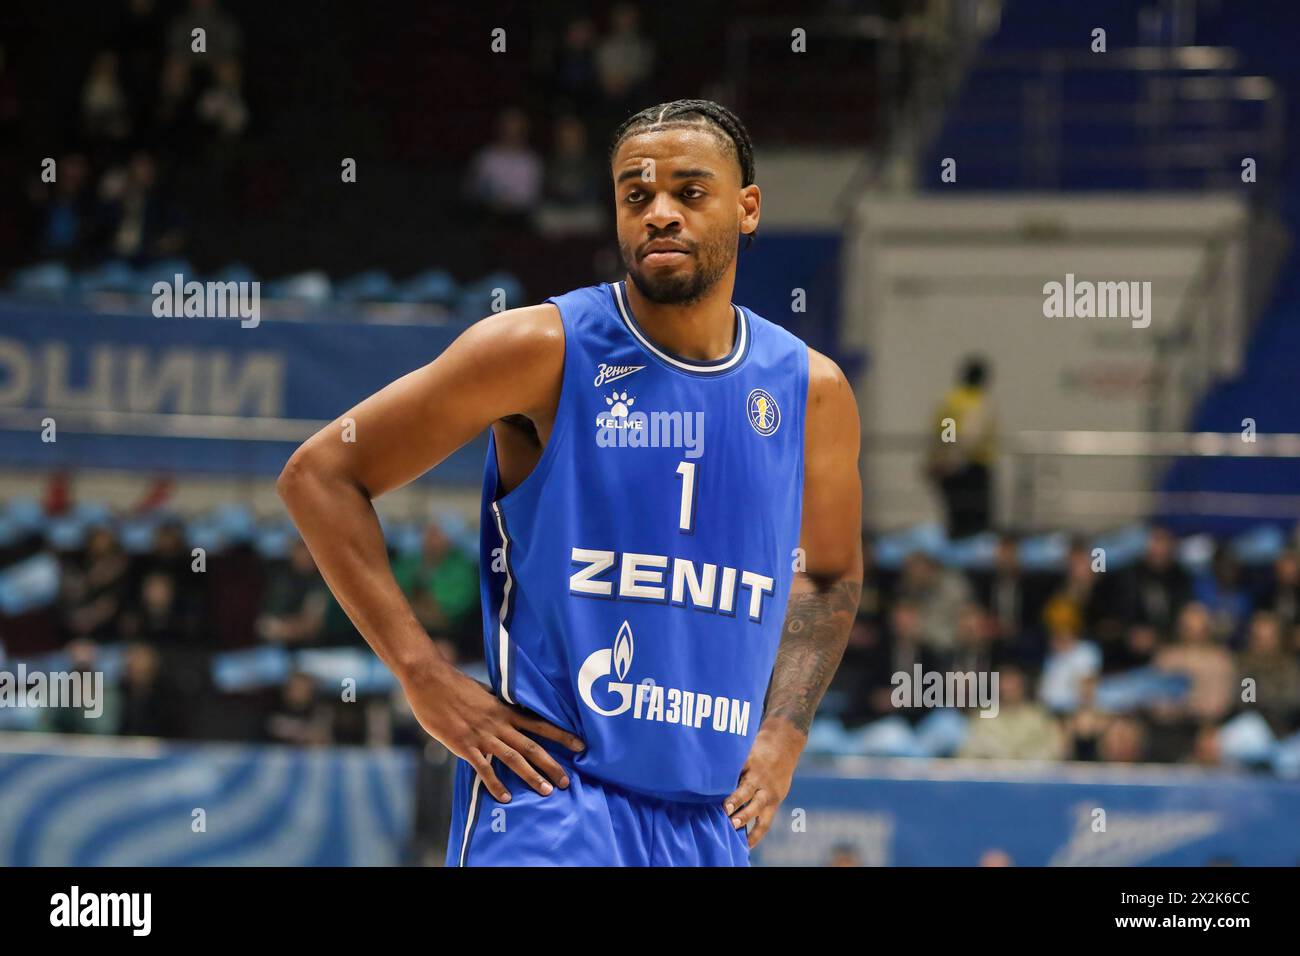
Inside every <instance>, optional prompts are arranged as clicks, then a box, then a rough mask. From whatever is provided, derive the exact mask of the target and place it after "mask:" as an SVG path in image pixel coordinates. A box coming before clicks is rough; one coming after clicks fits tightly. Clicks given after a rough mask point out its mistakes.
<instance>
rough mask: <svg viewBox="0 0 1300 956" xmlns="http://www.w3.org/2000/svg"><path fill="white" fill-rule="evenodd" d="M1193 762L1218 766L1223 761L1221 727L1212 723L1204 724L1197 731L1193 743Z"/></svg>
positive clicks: (1204, 765)
mask: <svg viewBox="0 0 1300 956" xmlns="http://www.w3.org/2000/svg"><path fill="white" fill-rule="evenodd" d="M1192 762H1193V763H1196V764H1198V765H1200V766H1202V767H1218V766H1220V765H1221V764H1222V763H1223V749H1222V747H1221V746H1220V740H1219V728H1218V727H1216V726H1215V725H1214V724H1212V723H1206V724H1202V725H1201V726H1200V727H1199V728H1198V729H1197V731H1196V740H1195V742H1194V743H1193V744H1192Z"/></svg>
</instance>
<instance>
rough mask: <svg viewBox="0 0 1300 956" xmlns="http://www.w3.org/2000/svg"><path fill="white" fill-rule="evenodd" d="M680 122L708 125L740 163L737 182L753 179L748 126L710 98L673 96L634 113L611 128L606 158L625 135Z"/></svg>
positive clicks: (748, 182)
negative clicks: (674, 97)
mask: <svg viewBox="0 0 1300 956" xmlns="http://www.w3.org/2000/svg"><path fill="white" fill-rule="evenodd" d="M683 126H701V127H705V128H708V129H709V130H710V132H712V133H713V134H714V135H715V136H717V137H718V138H719V139H721V140H723V142H725V143H727V144H729V146H730V149H731V152H732V153H733V154H734V155H735V157H736V163H737V164H738V165H739V166H740V185H741V186H749V185H751V184H752V183H753V182H754V143H753V141H752V140H751V139H750V138H749V130H747V129H745V124H744V123H742V122H741V121H740V117H738V116H737V115H736V114H735V113H733V112H731V110H729V109H727V108H726V107H725V106H723V105H722V104H720V103H715V102H713V100H673V101H672V102H671V103H660V104H659V105H658V106H651V107H649V108H648V109H644V110H642V111H641V112H639V113H634V114H633V115H632V116H629V117H628V118H627V119H625V120H624V121H623V122H622V123H621V124H620V125H619V127H618V129H616V130H614V137H613V139H612V140H611V141H610V144H609V161H610V162H611V163H613V161H614V154H615V153H617V152H618V148H619V147H620V146H622V145H623V141H624V140H625V139H627V138H628V137H629V136H635V135H636V134H638V133H647V132H654V131H657V130H661V129H670V128H674V127H683ZM753 238H754V236H753V234H752V233H751V234H749V235H746V236H745V240H746V241H745V245H746V247H748V246H749V243H750V242H752V241H753Z"/></svg>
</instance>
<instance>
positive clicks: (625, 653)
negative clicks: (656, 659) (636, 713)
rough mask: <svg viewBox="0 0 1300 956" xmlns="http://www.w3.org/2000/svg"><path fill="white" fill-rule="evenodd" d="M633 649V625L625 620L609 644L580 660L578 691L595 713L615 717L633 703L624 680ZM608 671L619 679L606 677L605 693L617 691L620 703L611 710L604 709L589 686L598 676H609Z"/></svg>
mask: <svg viewBox="0 0 1300 956" xmlns="http://www.w3.org/2000/svg"><path fill="white" fill-rule="evenodd" d="M633 649H634V645H633V642H632V626H631V625H630V624H628V622H627V621H624V622H623V624H622V625H621V626H620V627H619V629H618V635H617V636H616V637H615V638H614V646H613V647H612V648H609V647H603V648H601V649H600V650H598V651H594V652H593V653H592V654H591V655H589V656H588V657H587V659H586V660H585V661H583V662H582V669H581V670H579V671H578V694H579V695H580V696H581V697H582V702H583V703H584V704H586V705H587V706H588V707H590V708H591V709H592V710H594V711H595V712H596V713H598V714H600V715H602V716H604V717H617V716H618V715H619V714H622V713H625V712H626V711H627V709H628V708H629V707H631V706H632V685H631V684H628V683H625V682H624V678H625V677H627V672H628V671H629V670H630V669H631V667H632V652H633ZM610 674H616V676H617V677H618V680H616V681H615V680H611V681H608V682H607V683H606V685H605V690H604V693H605V694H615V695H617V696H618V698H619V704H618V706H617V707H615V708H613V709H612V710H607V709H605V708H604V707H601V706H600V705H599V704H597V703H596V700H595V698H594V696H593V694H592V690H593V689H594V687H595V684H596V681H597V680H599V679H600V678H602V677H609V676H610Z"/></svg>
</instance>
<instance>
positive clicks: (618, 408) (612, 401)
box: [605, 389, 636, 418]
mask: <svg viewBox="0 0 1300 956" xmlns="http://www.w3.org/2000/svg"><path fill="white" fill-rule="evenodd" d="M605 404H606V405H608V406H609V413H610V414H611V415H613V416H614V417H615V418H627V410H628V409H629V408H631V407H632V406H633V405H635V404H636V399H635V398H628V397H627V392H623V393H622V394H621V395H620V394H619V392H618V389H615V390H614V392H613V393H612V394H611V395H609V396H608V397H606V399H605Z"/></svg>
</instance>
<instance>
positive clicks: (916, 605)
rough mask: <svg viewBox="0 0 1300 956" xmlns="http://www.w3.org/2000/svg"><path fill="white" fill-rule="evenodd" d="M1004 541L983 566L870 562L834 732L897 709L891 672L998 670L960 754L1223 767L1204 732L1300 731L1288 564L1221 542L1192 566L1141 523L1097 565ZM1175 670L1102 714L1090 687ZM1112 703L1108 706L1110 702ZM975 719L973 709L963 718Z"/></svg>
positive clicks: (1296, 632)
mask: <svg viewBox="0 0 1300 956" xmlns="http://www.w3.org/2000/svg"><path fill="white" fill-rule="evenodd" d="M1018 543H1019V542H1018V540H1017V538H1016V537H1015V536H1014V535H1003V536H1001V537H1000V539H999V541H998V546H997V552H996V557H995V559H994V562H993V567H992V568H991V569H990V570H987V571H983V572H978V573H971V574H967V573H965V572H963V571H962V570H960V569H957V568H953V567H945V566H944V565H942V564H941V563H939V562H938V561H937V560H935V559H934V558H933V557H931V556H929V555H928V554H926V553H922V552H916V553H913V554H911V555H909V556H908V557H907V558H906V559H905V561H904V562H903V564H902V567H901V569H899V570H898V571H885V570H882V569H881V568H879V567H877V566H876V565H875V562H874V560H873V555H874V549H873V547H872V542H871V541H870V539H868V540H867V542H866V547H865V548H864V553H865V555H866V560H867V569H866V578H865V583H864V588H863V594H862V604H861V607H860V609H859V612H858V615H857V621H856V623H855V624H854V627H853V631H852V634H851V637H850V639H849V645H848V649H847V651H846V654H845V658H844V662H843V664H842V666H841V667H840V670H839V672H838V674H837V675H836V677H835V680H834V682H833V684H832V690H831V693H830V694H829V695H828V701H827V706H826V708H824V712H828V711H829V712H831V713H833V714H834V715H835V716H836V717H838V718H839V719H840V720H841V721H842V722H843V723H844V725H845V726H847V727H850V728H853V727H861V726H864V725H867V724H870V723H871V722H873V721H876V720H879V719H881V718H887V717H896V716H898V715H900V714H901V715H902V716H904V717H905V718H906V719H908V720H909V721H911V722H912V723H913V724H915V723H917V722H919V721H921V720H922V719H924V718H925V717H926V715H927V713H928V711H926V710H924V709H923V708H919V707H918V708H912V709H900V708H898V707H897V706H895V699H894V697H893V694H894V691H895V684H894V683H893V678H894V675H896V674H899V673H906V674H909V675H910V674H913V673H914V669H915V667H916V665H918V664H919V665H920V666H921V668H922V673H929V672H939V673H952V672H963V673H964V672H975V673H979V672H985V673H990V672H996V673H997V674H998V676H999V683H1000V686H999V713H998V715H997V716H996V717H994V718H977V719H972V720H970V721H968V726H969V733H968V734H966V736H965V738H964V740H963V742H962V744H961V747H960V750H959V753H958V755H959V756H966V757H988V758H1009V759H1042V760H1062V759H1065V760H1083V761H1097V760H1100V761H1112V762H1124V763H1129V762H1195V763H1200V764H1205V765H1216V764H1218V763H1219V762H1220V760H1221V756H1222V755H1221V753H1220V749H1219V736H1218V731H1219V730H1220V728H1221V727H1222V726H1223V724H1224V723H1225V722H1226V721H1227V720H1229V719H1230V718H1232V717H1234V716H1235V715H1238V714H1240V713H1243V712H1247V711H1253V712H1255V713H1258V714H1259V715H1260V716H1261V717H1262V718H1263V719H1264V720H1265V721H1267V723H1268V727H1269V729H1270V730H1271V731H1272V733H1273V734H1274V735H1275V736H1276V737H1278V738H1281V737H1283V736H1285V735H1288V734H1292V733H1294V732H1296V731H1297V730H1300V558H1298V557H1297V551H1296V550H1295V549H1294V548H1292V549H1289V550H1285V551H1283V552H1282V553H1281V554H1280V555H1279V556H1278V557H1277V558H1276V560H1275V561H1274V562H1273V563H1272V565H1271V566H1265V567H1259V568H1256V567H1249V568H1245V567H1243V566H1242V565H1241V563H1240V562H1239V561H1238V560H1237V558H1235V557H1234V556H1233V554H1232V552H1231V550H1230V549H1229V548H1228V547H1227V546H1226V545H1224V544H1220V545H1219V546H1218V548H1217V549H1216V551H1215V553H1214V556H1213V560H1212V561H1210V562H1209V565H1208V567H1206V568H1205V569H1204V570H1203V571H1199V572H1195V573H1193V572H1190V571H1189V570H1187V569H1186V568H1185V567H1184V566H1183V564H1182V563H1181V562H1180V561H1179V560H1178V557H1177V549H1178V540H1177V539H1176V538H1175V536H1174V535H1173V534H1171V533H1170V532H1169V531H1168V530H1167V529H1165V528H1163V527H1159V526H1153V527H1151V528H1150V529H1149V533H1148V535H1147V544H1146V549H1145V552H1144V553H1143V554H1142V556H1141V558H1140V559H1139V560H1138V561H1136V562H1135V563H1133V564H1132V565H1130V566H1129V567H1126V568H1123V569H1110V570H1106V569H1105V567H1104V555H1099V554H1098V553H1096V552H1095V551H1094V549H1093V548H1091V547H1090V546H1089V545H1088V544H1086V543H1084V542H1083V541H1076V542H1075V543H1074V544H1073V545H1072V547H1071V548H1070V550H1069V555H1068V558H1067V560H1066V566H1065V569H1064V570H1063V571H1062V572H1058V573H1043V572H1036V571H1035V572H1030V571H1027V570H1025V569H1024V568H1022V567H1021V564H1020V559H1019V547H1018ZM1139 673H1140V674H1144V675H1154V676H1160V675H1170V676H1173V675H1178V676H1181V677H1182V678H1183V679H1184V680H1185V681H1186V684H1185V686H1184V689H1183V692H1181V693H1171V694H1163V693H1161V694H1155V693H1153V694H1151V695H1150V699H1149V700H1146V701H1143V702H1140V704H1139V706H1137V707H1125V708H1123V709H1122V711H1121V712H1110V711H1108V710H1107V709H1106V707H1105V706H1104V704H1105V702H1104V701H1103V700H1100V699H1099V695H1098V687H1099V684H1101V683H1102V682H1104V681H1105V680H1107V679H1108V678H1111V677H1115V676H1116V675H1121V674H1130V675H1131V674H1139ZM1117 710H1118V709H1117ZM972 714H973V711H972Z"/></svg>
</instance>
